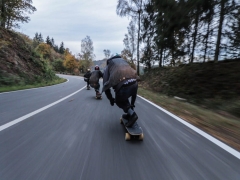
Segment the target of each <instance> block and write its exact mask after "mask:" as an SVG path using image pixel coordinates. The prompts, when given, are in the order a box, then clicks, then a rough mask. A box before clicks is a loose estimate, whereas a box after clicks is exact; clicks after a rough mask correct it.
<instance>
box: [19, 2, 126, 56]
mask: <svg viewBox="0 0 240 180" xmlns="http://www.w3.org/2000/svg"><path fill="white" fill-rule="evenodd" d="M117 1H118V0H104V1H103V0H67V1H66V0H33V4H32V5H33V6H34V7H36V8H37V11H35V12H34V13H33V14H30V15H29V17H30V19H31V20H30V22H29V23H25V24H21V28H20V30H19V31H20V32H22V33H24V34H26V35H28V36H29V37H31V38H33V37H34V36H35V33H36V32H38V33H41V34H42V36H43V38H44V41H45V40H46V37H47V36H49V37H50V38H53V39H54V41H55V44H56V45H58V46H59V45H60V43H61V42H64V47H65V48H69V49H70V51H71V52H72V54H75V55H76V54H78V53H80V52H81V40H82V39H84V38H85V37H86V36H90V38H91V40H92V41H93V47H94V54H95V55H96V58H95V60H101V59H103V58H104V57H105V56H104V53H103V50H104V49H109V50H110V51H111V53H112V54H115V53H121V51H122V50H123V48H124V45H123V39H124V34H126V33H127V26H128V24H129V21H130V20H129V19H128V18H127V17H120V16H118V15H117V14H116V6H117Z"/></svg>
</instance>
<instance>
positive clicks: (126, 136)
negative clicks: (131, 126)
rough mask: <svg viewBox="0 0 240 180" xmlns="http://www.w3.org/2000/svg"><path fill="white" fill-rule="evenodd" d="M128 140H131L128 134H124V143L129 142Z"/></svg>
mask: <svg viewBox="0 0 240 180" xmlns="http://www.w3.org/2000/svg"><path fill="white" fill-rule="evenodd" d="M130 139H131V136H130V134H129V133H126V134H125V140H126V141H129V140H130Z"/></svg>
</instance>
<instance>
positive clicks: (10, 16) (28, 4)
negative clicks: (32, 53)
mask: <svg viewBox="0 0 240 180" xmlns="http://www.w3.org/2000/svg"><path fill="white" fill-rule="evenodd" d="M34 11H36V8H35V7H34V6H32V0H1V3H0V22H1V23H0V26H1V27H3V28H6V29H11V28H19V27H20V26H19V24H18V22H21V23H27V22H29V21H30V18H29V17H28V16H26V14H27V13H29V14H31V13H33V12H34Z"/></svg>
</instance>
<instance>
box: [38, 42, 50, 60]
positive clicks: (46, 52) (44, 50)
mask: <svg viewBox="0 0 240 180" xmlns="http://www.w3.org/2000/svg"><path fill="white" fill-rule="evenodd" d="M36 51H37V52H39V53H40V54H41V55H42V57H43V58H44V59H50V58H51V46H50V45H49V44H46V43H40V44H39V45H38V46H37V47H36Z"/></svg>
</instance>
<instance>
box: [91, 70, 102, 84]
mask: <svg viewBox="0 0 240 180" xmlns="http://www.w3.org/2000/svg"><path fill="white" fill-rule="evenodd" d="M102 77H103V73H102V71H100V70H95V71H93V72H92V74H91V76H90V80H89V82H90V84H91V83H98V82H99V79H100V78H102Z"/></svg>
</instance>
